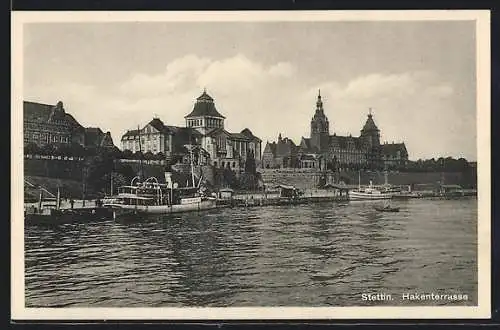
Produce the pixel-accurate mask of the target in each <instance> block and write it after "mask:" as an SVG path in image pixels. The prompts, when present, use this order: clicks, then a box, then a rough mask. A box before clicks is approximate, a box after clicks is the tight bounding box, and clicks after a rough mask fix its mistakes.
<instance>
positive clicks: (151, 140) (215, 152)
mask: <svg viewBox="0 0 500 330" xmlns="http://www.w3.org/2000/svg"><path fill="white" fill-rule="evenodd" d="M225 118H226V117H224V116H223V115H222V114H220V113H219V111H218V110H217V108H216V106H215V103H214V99H213V98H212V97H211V96H210V95H208V94H207V92H206V90H204V91H203V93H202V94H201V95H200V96H199V97H198V98H197V99H196V102H195V104H194V106H193V109H192V111H191V112H190V113H189V114H188V115H186V116H185V117H184V119H185V123H186V124H185V127H178V126H170V125H165V124H164V123H163V122H162V121H161V120H160V119H159V118H154V119H153V120H152V121H150V122H149V123H148V124H147V125H146V126H144V127H143V128H141V129H138V130H131V131H127V132H126V133H125V134H124V135H123V136H122V149H123V150H127V149H128V150H131V151H132V152H136V151H138V150H141V151H143V152H148V151H151V152H152V153H154V154H157V153H159V152H161V153H163V154H164V155H165V157H166V159H167V160H176V159H178V158H179V157H180V158H183V156H184V155H185V153H186V150H187V149H186V146H187V145H197V146H199V147H200V148H201V149H196V150H202V153H203V154H204V155H208V159H209V160H208V161H209V162H210V163H211V164H212V165H213V166H215V167H230V168H232V169H235V170H239V169H240V168H242V167H243V166H244V162H245V160H246V156H247V153H249V152H250V151H252V153H253V155H254V156H255V160H256V162H257V163H260V161H261V154H262V152H261V144H262V141H261V140H260V139H259V138H258V137H256V136H255V135H253V133H252V132H251V131H250V130H249V129H248V128H245V129H244V130H242V131H241V132H240V133H231V132H228V131H227V130H226V129H225V127H224V121H225ZM139 136H140V138H141V144H139ZM190 150H191V149H190ZM183 159H186V158H185V157H184V158H183Z"/></svg>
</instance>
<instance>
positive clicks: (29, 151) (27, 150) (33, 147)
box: [24, 142, 40, 155]
mask: <svg viewBox="0 0 500 330" xmlns="http://www.w3.org/2000/svg"><path fill="white" fill-rule="evenodd" d="M39 153H40V148H39V147H38V145H37V144H36V143H34V142H30V143H27V144H25V145H24V154H25V155H37V154H39Z"/></svg>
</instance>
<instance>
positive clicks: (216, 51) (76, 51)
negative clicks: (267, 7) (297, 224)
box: [23, 21, 476, 160]
mask: <svg viewBox="0 0 500 330" xmlns="http://www.w3.org/2000/svg"><path fill="white" fill-rule="evenodd" d="M474 36H475V29H474V23H473V22H467V21H462V22H460V21H447V22H430V21H425V22H281V23H280V22H245V23H234V22H226V23H223V22H200V23H190V22H170V23H145V22H138V23H131V22H128V23H116V22H115V23H42V24H28V25H25V28H24V89H23V92H24V93H23V94H24V99H25V100H27V101H35V102H43V103H48V104H55V103H56V102H57V101H59V100H61V101H63V103H64V105H65V108H66V110H67V111H68V112H70V113H71V114H73V115H74V116H75V118H76V119H77V120H78V121H79V122H80V123H81V124H82V125H84V126H98V127H101V128H102V129H103V130H104V131H111V133H112V136H113V139H114V141H115V144H117V145H120V143H119V142H120V138H121V135H122V134H123V133H124V132H125V131H126V130H127V129H133V128H136V127H137V125H144V124H146V123H147V122H148V121H149V120H151V119H152V118H153V116H154V115H156V116H158V117H160V118H161V119H162V120H163V121H164V122H165V123H167V124H170V125H184V116H185V115H186V114H188V113H189V112H190V111H191V109H192V107H193V104H194V102H195V99H196V97H198V96H199V95H200V94H201V92H202V91H203V88H204V87H206V89H207V92H208V93H209V94H210V95H211V96H212V97H213V98H214V99H215V102H216V106H217V108H218V110H219V112H221V113H222V114H223V115H224V116H226V118H227V119H226V129H227V130H228V131H231V132H239V131H240V130H242V129H243V128H245V127H248V128H250V129H251V130H252V132H253V133H254V134H255V135H257V136H259V137H261V139H262V140H263V141H264V143H265V142H266V141H267V140H269V141H271V140H275V139H276V137H277V135H278V133H280V132H281V133H282V135H283V136H288V137H290V138H291V139H293V140H294V141H295V142H296V143H299V142H300V138H301V136H309V129H310V120H311V117H312V115H313V114H314V110H315V101H316V95H317V93H318V89H321V95H322V96H323V100H324V107H325V112H326V115H327V116H328V118H329V121H330V133H331V134H333V133H334V132H335V133H336V134H337V135H345V134H352V135H353V136H358V135H359V131H360V129H361V127H362V126H363V124H364V122H365V120H366V115H367V113H368V108H370V107H371V108H373V114H374V119H375V122H376V124H377V125H378V127H379V129H380V130H381V138H382V140H383V141H384V140H386V141H389V142H392V141H394V142H399V141H404V142H405V143H406V146H407V148H408V151H409V153H410V159H418V158H431V157H439V156H453V157H465V158H467V159H470V160H475V159H476V101H475V98H476V90H475V86H476V78H475V37H474Z"/></svg>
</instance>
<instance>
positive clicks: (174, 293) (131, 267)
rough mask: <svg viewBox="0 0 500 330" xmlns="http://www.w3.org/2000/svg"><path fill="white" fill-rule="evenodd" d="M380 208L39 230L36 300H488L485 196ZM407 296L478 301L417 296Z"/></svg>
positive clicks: (29, 270)
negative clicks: (481, 230) (481, 215)
mask: <svg viewBox="0 0 500 330" xmlns="http://www.w3.org/2000/svg"><path fill="white" fill-rule="evenodd" d="M373 205H374V204H373V202H351V203H349V205H347V206H344V207H341V206H340V207H339V206H336V204H334V203H324V204H310V205H299V206H280V207H277V206H273V207H262V208H248V209H245V208H235V209H218V210H212V211H206V212H202V213H198V214H182V215H175V216H172V215H171V216H166V217H163V218H148V219H137V220H134V221H127V222H121V221H119V220H117V221H103V222H91V223H79V224H77V223H74V224H63V225H53V226H47V225H45V226H32V225H31V226H28V227H26V229H25V290H26V291H25V298H26V306H27V307H174V306H175V307H178V306H203V307H235V306H263V307H266V306H268V307H271V306H308V307H316V306H318V307H319V306H367V305H375V304H377V305H393V306H405V305H411V306H415V305H442V304H446V305H456V306H458V305H477V200H476V199H465V200H410V201H401V202H397V203H396V202H394V205H398V206H400V207H401V209H400V212H399V213H381V212H377V211H375V210H374V209H373ZM405 293H424V294H431V293H435V294H445V295H451V294H462V295H467V300H460V301H456V300H455V301H450V300H439V301H435V300H432V301H429V300H426V301H413V300H412V301H408V300H404V299H402V298H401V297H402V295H403V294H405ZM363 294H386V295H391V297H392V300H377V301H373V300H363V298H362V297H363Z"/></svg>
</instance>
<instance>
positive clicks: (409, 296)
mask: <svg viewBox="0 0 500 330" xmlns="http://www.w3.org/2000/svg"><path fill="white" fill-rule="evenodd" d="M402 299H403V300H419V301H423V300H447V301H460V300H469V297H468V296H467V295H466V294H436V293H403V296H402Z"/></svg>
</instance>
